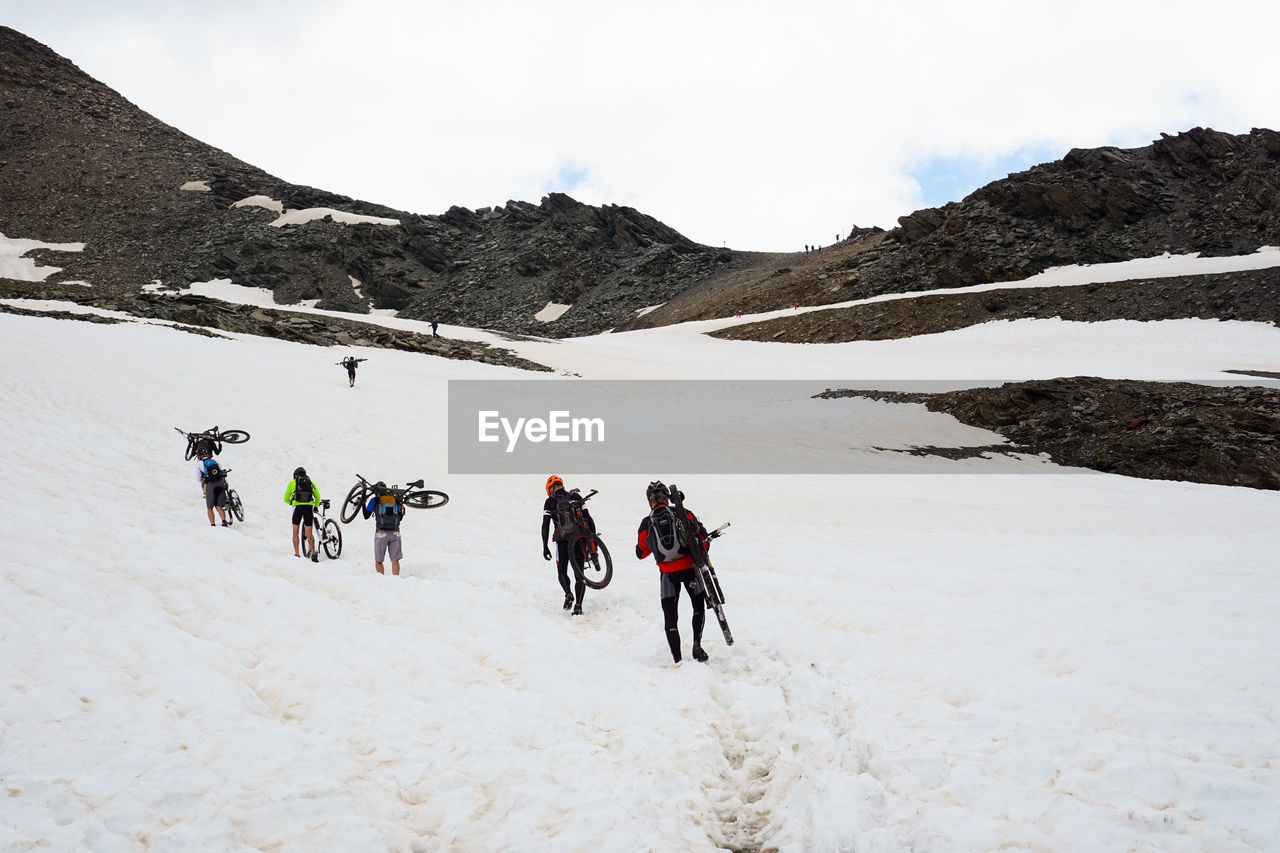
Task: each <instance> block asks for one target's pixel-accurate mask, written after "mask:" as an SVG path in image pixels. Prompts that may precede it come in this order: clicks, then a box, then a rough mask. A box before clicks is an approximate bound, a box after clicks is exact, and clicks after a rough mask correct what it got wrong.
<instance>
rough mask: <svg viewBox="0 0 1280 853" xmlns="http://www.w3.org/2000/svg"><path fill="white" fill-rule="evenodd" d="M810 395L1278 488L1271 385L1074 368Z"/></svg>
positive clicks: (1099, 459) (1277, 399)
mask: <svg viewBox="0 0 1280 853" xmlns="http://www.w3.org/2000/svg"><path fill="white" fill-rule="evenodd" d="M820 396H823V397H841V396H859V397H872V398H875V399H885V400H889V401H891V402H909V403H923V404H924V405H925V406H927V407H928V408H929V409H930V410H932V411H935V412H946V413H947V414H949V415H952V416H953V417H955V418H956V419H957V420H959V421H961V422H962V423H965V424H969V425H970V426H975V427H980V428H983V429H989V430H993V431H995V432H998V433H999V434H1001V435H1003V436H1004V437H1005V438H1006V439H1008V440H1009V441H1010V442H1012V446H1002V447H998V448H986V450H998V451H1001V452H1007V451H1014V450H1016V451H1022V452H1027V453H1044V454H1048V456H1049V457H1050V458H1051V459H1052V460H1053V461H1054V462H1056V463H1058V464H1059V465H1068V466H1072V467H1079V468H1089V469H1092V470H1095V471H1104V472H1107V473H1111V474H1122V475H1125V476H1129V477H1141V478H1143V479H1148V480H1181V481H1186V482H1192V483H1209V484H1214V485H1223V486H1246V487H1249V488H1255V489H1273V490H1274V489H1280V389H1275V388H1263V387H1258V386H1230V387H1218V386H1212V385H1201V384H1194V383H1189V382H1140V381H1135V380H1123V379H1100V378H1097V377H1089V376H1077V377H1072V378H1062V379H1047V380H1037V381H1031V382H1010V383H1006V384H1004V385H1001V386H1000V387H998V388H967V389H964V390H960V391H949V392H946V393H940V394H928V393H915V394H909V395H903V394H898V395H893V394H890V395H888V396H886V395H885V394H884V393H883V392H876V391H849V390H841V391H828V392H826V393H825V394H823V395H820Z"/></svg>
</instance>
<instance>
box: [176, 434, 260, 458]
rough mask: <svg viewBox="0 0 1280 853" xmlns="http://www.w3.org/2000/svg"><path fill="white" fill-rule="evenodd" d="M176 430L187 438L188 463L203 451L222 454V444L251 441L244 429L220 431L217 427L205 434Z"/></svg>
mask: <svg viewBox="0 0 1280 853" xmlns="http://www.w3.org/2000/svg"><path fill="white" fill-rule="evenodd" d="M174 429H175V430H177V431H178V432H180V433H182V434H183V435H185V436H186V437H187V461H188V462H190V461H191V460H192V459H195V458H196V455H197V454H198V453H199V452H200V451H201V450H208V451H209V452H210V453H212V454H214V455H216V454H219V453H221V452H222V443H223V442H224V441H225V442H226V443H227V444H244V443H245V442H246V441H248V440H249V433H247V432H245V431H244V430H242V429H228V430H221V431H219V430H218V428H217V427H216V426H213V427H209V428H208V429H207V430H205V431H204V432H187V431H186V430H184V429H179V428H178V427H174Z"/></svg>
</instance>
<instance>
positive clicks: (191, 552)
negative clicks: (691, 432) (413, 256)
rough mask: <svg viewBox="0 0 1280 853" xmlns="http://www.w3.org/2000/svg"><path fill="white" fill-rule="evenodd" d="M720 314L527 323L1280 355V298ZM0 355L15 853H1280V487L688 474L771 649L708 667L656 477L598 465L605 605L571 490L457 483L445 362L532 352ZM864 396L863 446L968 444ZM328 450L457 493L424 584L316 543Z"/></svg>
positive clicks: (755, 645) (1075, 358)
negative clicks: (566, 532)
mask: <svg viewBox="0 0 1280 853" xmlns="http://www.w3.org/2000/svg"><path fill="white" fill-rule="evenodd" d="M743 319H744V320H746V319H747V318H743ZM397 322H407V321H397ZM700 328H701V324H691V325H690V326H686V327H673V328H667V329H657V330H650V331H645V332H637V333H629V334H626V335H615V336H609V335H606V336H599V337H595V338H588V339H581V340H572V341H561V342H552V341H530V342H517V343H508V344H507V345H509V346H512V347H513V348H515V349H516V350H517V351H518V352H519V354H521V355H523V356H525V357H528V358H531V359H534V360H537V361H542V362H543V363H547V364H551V365H553V366H555V367H557V369H560V370H563V371H570V372H576V373H580V374H582V375H586V376H592V377H599V378H612V377H618V378H632V377H640V376H643V377H665V376H678V375H686V374H685V373H684V372H683V371H685V370H687V369H688V365H690V364H693V365H696V366H697V370H698V372H699V373H700V374H701V375H703V376H705V377H708V378H711V377H714V378H728V377H742V378H747V377H750V378H765V377H813V378H823V379H826V378H850V379H853V378H897V379H904V378H906V379H910V378H937V377H948V378H977V379H989V380H998V379H1006V378H1028V377H1031V376H1051V375H1072V374H1082V373H1091V374H1098V375H1112V376H1132V377H1139V378H1180V379H1189V378H1192V379H1194V378H1206V379H1208V378H1223V377H1222V375H1221V374H1220V373H1219V372H1218V371H1220V370H1222V369H1226V368H1235V369H1250V368H1252V369H1272V370H1274V369H1276V364H1277V361H1278V360H1280V359H1277V356H1280V331H1277V330H1276V329H1274V328H1273V327H1269V326H1264V325H1261V324H1243V323H1217V322H1202V321H1178V322H1171V323H1155V324H1137V323H1106V324H1098V325H1095V326H1089V325H1084V324H1072V323H1061V322H1057V321H1019V322H1015V323H1000V324H988V325H985V326H981V327H975V328H971V329H966V330H964V331H962V332H955V333H950V334H947V335H937V336H931V337H929V338H922V339H916V340H909V341H887V342H876V343H866V344H859V343H855V344H841V345H836V346H830V347H816V346H811V347H804V346H792V345H770V344H758V343H751V342H737V341H718V340H714V339H710V338H707V337H705V336H703V335H700V334H698V332H699V330H700ZM468 336H473V337H477V338H480V337H482V333H468ZM0 353H2V354H3V363H4V364H5V365H6V367H7V370H6V372H5V376H4V379H3V380H2V381H0V412H2V413H3V414H2V415H0V425H2V428H3V431H2V432H0V438H2V439H3V441H0V496H2V497H0V502H3V506H2V507H0V510H2V516H0V517H3V519H4V531H5V537H4V538H5V547H4V548H3V549H0V572H2V577H3V580H2V581H0V636H2V638H3V642H2V644H0V673H2V675H3V677H2V678H0V779H2V781H3V786H4V788H5V792H6V796H3V797H0V850H23V849H31V848H36V849H52V850H102V851H117V850H183V851H189V850H268V849H280V850H311V851H314V850H323V851H348V850H362V851H363V850H384V849H386V850H397V851H403V850H417V851H421V850H460V851H471V850H486V851H487V850H503V849H509V850H529V849H539V850H541V849H546V850H619V851H631V850H664V851H665V850H713V849H716V848H717V847H719V848H724V849H733V850H785V851H808V850H858V851H898V850H938V851H968V850H991V849H1011V850H1060V851H1076V850H1116V849H1125V850H1162V851H1163V850H1174V851H1183V850H1185V851H1201V850H1277V849H1280V842H1278V841H1277V839H1280V812H1278V811H1277V810H1276V809H1275V803H1276V802H1277V800H1278V799H1280V764H1278V763H1277V758H1278V757H1280V734H1278V730H1277V708H1278V707H1280V686H1278V685H1277V682H1276V679H1275V673H1276V672H1277V670H1278V664H1280V661H1278V660H1277V656H1278V653H1277V650H1278V649H1280V624H1278V623H1277V620H1276V619H1275V614H1276V612H1277V611H1276V606H1277V603H1280V602H1278V601H1277V599H1280V582H1278V581H1277V577H1276V573H1275V568H1274V567H1275V553H1276V546H1277V545H1278V544H1280V538H1278V537H1277V534H1276V533H1275V527H1274V519H1275V518H1276V513H1277V510H1280V496H1277V495H1275V494H1269V493H1260V492H1255V491H1249V490H1241V489H1229V488H1221V487H1211V486H1199V485H1191V484H1178V483H1165V482H1151V481H1141V480H1129V479H1123V478H1118V477H1111V476H1105V475H1075V476H1066V475H1056V476H1055V475H1053V474H1052V473H1049V472H1052V471H1053V470H1055V469H1053V467H1052V466H1048V465H1045V464H1043V463H1042V462H1039V461H1036V460H1027V461H1025V462H1023V463H1017V464H1019V465H1021V469H1022V470H1025V471H1026V472H1027V473H1025V474H1022V475H1015V476H1010V475H1008V474H1007V473H1004V474H996V473H994V472H996V471H1004V470H1007V466H1009V465H1010V464H1011V463H1010V462H1009V460H1005V459H1002V458H997V459H993V460H990V461H984V460H968V461H965V462H951V461H948V460H943V459H929V460H922V461H921V462H920V465H922V466H923V467H922V468H921V469H920V470H927V471H929V472H930V473H929V474H927V475H919V476H911V475H905V474H889V473H885V474H880V475H864V476H845V477H774V478H759V477H749V476H721V477H711V476H703V477H694V478H688V477H678V475H679V474H680V472H654V476H671V477H676V478H677V479H679V481H680V485H681V486H682V488H683V489H684V490H685V491H686V493H687V494H688V496H689V504H690V506H691V508H693V509H694V510H695V511H697V512H698V513H699V514H700V515H701V516H702V517H703V518H704V520H706V521H707V522H708V523H710V524H713V525H714V524H719V523H721V522H722V521H726V520H731V521H732V523H733V526H732V528H731V530H730V532H729V534H728V535H726V536H725V537H724V538H722V539H720V540H718V542H717V543H716V546H715V549H714V550H713V555H714V556H715V558H716V560H717V565H718V567H719V568H720V573H721V577H722V579H723V581H724V584H725V591H726V594H727V596H728V599H729V601H728V605H727V611H728V615H729V619H730V621H731V623H732V625H733V627H734V633H735V636H736V638H737V640H738V642H737V643H736V644H735V645H734V646H733V647H731V648H726V647H725V646H724V644H723V641H722V640H721V638H720V636H719V633H718V631H717V630H716V628H715V626H714V622H712V624H711V625H710V626H709V627H708V629H707V634H706V644H707V648H708V651H709V652H710V654H711V660H710V662H709V663H708V664H707V665H700V664H695V663H692V662H688V661H687V662H686V663H684V664H683V665H682V666H680V667H678V668H674V667H672V666H671V663H670V660H669V656H668V654H667V651H666V648H665V643H664V640H663V636H662V624H661V613H660V610H659V606H658V600H657V571H656V569H655V568H654V566H653V564H652V562H651V561H646V562H643V563H642V562H639V561H637V560H635V559H634V558H633V556H632V554H631V542H632V537H633V535H634V533H633V531H634V530H635V526H636V524H637V523H638V521H639V518H640V516H641V515H642V514H643V512H644V510H645V504H644V499H643V492H644V486H645V482H646V480H645V479H644V478H631V477H599V478H585V477H571V478H570V480H569V485H570V486H583V487H587V488H597V489H599V490H600V494H599V495H598V496H597V498H596V499H594V500H593V502H592V508H593V512H594V514H595V516H596V518H597V520H598V521H599V524H600V528H601V532H602V534H603V535H604V537H605V539H606V541H608V542H609V544H610V545H611V546H612V550H613V552H614V555H615V561H616V567H617V571H616V576H615V580H614V581H613V583H612V584H611V585H610V586H609V587H608V588H607V589H606V590H603V591H601V592H590V591H589V592H588V595H587V599H586V615H585V616H583V617H579V618H577V619H570V617H568V616H567V615H565V614H564V612H563V611H562V610H561V609H560V606H559V603H560V597H561V596H560V591H559V588H558V586H557V584H556V582H555V580H554V569H553V568H552V567H551V566H550V565H549V564H547V563H544V562H543V561H542V559H541V557H540V553H539V551H540V547H539V543H538V542H537V536H538V526H539V522H540V510H541V502H542V496H543V495H542V478H541V477H537V478H530V477H498V476H493V477H458V476H454V477H451V476H449V475H448V473H447V470H446V457H445V450H446V448H445V446H444V441H443V436H444V433H445V419H446V411H445V397H446V394H445V388H446V380H447V379H450V378H512V377H518V376H520V375H521V374H520V373H519V372H518V371H515V370H511V369H506V368H498V367H492V366H486V365H477V364H470V363H465V362H457V361H446V360H443V359H433V358H426V357H421V356H415V355H411V354H405V353H395V352H387V351H383V350H376V351H370V352H367V353H363V354H364V355H368V356H369V358H370V361H369V362H368V363H366V364H365V365H364V366H363V367H362V368H361V372H360V374H359V377H358V381H357V385H356V387H355V388H354V389H349V388H347V384H346V381H345V375H344V374H343V372H342V370H341V369H340V368H338V367H335V366H334V365H333V362H335V361H337V360H338V357H340V355H341V353H338V352H337V351H336V350H326V349H322V348H316V347H307V346H301V345H295V344H288V343H282V342H278V341H271V340H265V339H260V338H235V339H234V340H219V339H211V338H205V337H200V336H195V335H190V334H186V333H182V332H179V331H175V330H172V329H168V328H164V327H162V326H158V325H142V324H120V325H96V324H89V323H72V322H67V321H57V320H51V319H42V318H29V317H19V316H13V315H7V314H0ZM830 405H833V406H834V405H839V406H846V407H847V410H848V412H849V418H850V423H851V424H852V426H851V428H850V435H848V436H842V437H841V440H849V441H851V442H854V443H857V442H858V441H859V440H861V439H862V438H864V437H865V436H871V435H875V434H876V433H877V431H884V430H900V429H904V428H908V427H909V428H910V429H911V430H913V431H914V432H915V433H918V434H920V435H923V436H925V437H932V438H936V439H937V441H936V442H935V443H938V444H948V443H958V442H962V441H963V442H967V440H968V439H969V438H970V437H971V436H970V434H969V433H968V432H958V431H957V430H961V429H963V430H967V429H968V428H960V427H958V425H957V424H955V422H954V421H952V420H951V419H950V418H947V417H945V416H940V415H935V414H931V413H928V412H924V411H923V410H922V409H920V408H919V407H904V406H898V405H891V404H885V403H877V402H873V401H868V400H841V401H832V402H831V403H830ZM214 423H217V424H219V425H221V426H223V427H238V428H243V429H247V430H249V431H250V432H251V433H252V435H253V438H252V439H251V441H250V442H249V443H247V444H244V445H240V446H238V447H228V448H227V449H226V450H225V452H224V453H223V455H222V457H221V458H222V460H223V462H224V463H225V464H226V465H228V466H230V467H231V468H232V469H233V473H232V475H231V481H232V485H233V486H234V487H235V488H237V490H238V491H239V492H240V494H241V496H242V498H243V499H244V502H245V504H246V508H247V511H248V514H249V515H248V518H247V520H246V522H245V524H243V525H242V526H236V527H234V528H232V529H230V530H226V529H223V528H210V527H209V526H208V525H207V522H206V521H205V519H204V510H203V504H202V501H201V500H200V496H199V488H198V486H197V485H196V483H195V477H194V471H193V468H192V466H191V465H190V464H189V463H186V462H184V461H183V460H182V448H183V440H182V438H181V437H180V436H178V435H177V434H176V433H174V432H173V427H174V426H181V427H184V428H193V429H194V428H203V427H206V426H209V425H212V424H214ZM975 432H977V431H975ZM812 437H813V438H815V439H821V438H823V436H812ZM989 440H990V441H991V443H995V442H996V441H998V438H996V437H991V438H990V439H989ZM895 464H896V466H897V467H895V468H894V470H895V471H901V470H902V467H901V461H900V460H899V461H896V463H895ZM297 465H305V466H306V467H307V469H308V471H309V472H310V473H311V474H312V475H313V477H314V478H315V480H316V482H317V484H318V485H319V487H320V489H321V490H322V492H323V494H324V495H325V496H326V497H332V498H336V499H340V498H341V497H342V495H343V494H344V493H345V491H346V489H347V488H348V487H349V486H350V485H351V483H353V482H354V475H355V474H356V473H357V472H359V473H362V474H364V475H366V476H369V477H376V478H381V479H386V480H387V481H389V482H401V483H403V482H405V481H406V480H409V479H414V478H417V477H424V478H425V479H426V480H427V484H428V486H432V487H436V488H443V489H444V490H446V491H448V492H449V493H450V495H451V496H452V501H451V503H450V504H449V505H448V506H447V507H444V508H442V509H439V510H433V511H430V512H415V513H412V514H411V515H410V516H409V518H408V519H407V521H406V523H405V561H404V567H405V569H404V570H405V573H406V574H405V576H404V577H401V578H391V577H382V576H378V575H377V574H375V573H374V572H373V568H372V566H371V560H372V554H371V553H370V552H371V547H370V546H371V538H372V534H371V531H370V529H369V526H368V524H369V523H368V522H362V521H357V522H356V523H354V524H352V525H348V526H346V527H345V528H344V534H345V536H346V537H347V543H346V552H345V553H344V555H343V557H342V558H341V559H339V560H337V561H323V562H321V563H320V564H318V565H313V564H311V563H308V562H304V561H301V560H297V559H295V558H294V557H293V555H292V548H291V546H290V544H289V511H288V508H287V507H286V506H285V505H284V504H283V503H282V502H281V495H282V494H283V491H284V487H285V485H286V482H287V479H288V476H289V472H290V471H292V469H293V468H294V467H295V466H297ZM988 472H992V473H988ZM1042 472H1043V473H1042ZM688 612H689V611H688V602H687V600H682V602H681V630H682V633H683V635H684V644H685V649H686V654H687V650H688V645H689V628H688V625H689V623H688V619H689V617H688Z"/></svg>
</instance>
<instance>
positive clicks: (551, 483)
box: [547, 474, 564, 497]
mask: <svg viewBox="0 0 1280 853" xmlns="http://www.w3.org/2000/svg"><path fill="white" fill-rule="evenodd" d="M563 488H564V480H561V479H560V475H559V474H552V475H551V476H550V477H548V478H547V497H551V493H552V492H554V491H555V490H556V489H563Z"/></svg>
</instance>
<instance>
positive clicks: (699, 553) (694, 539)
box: [669, 483, 733, 646]
mask: <svg viewBox="0 0 1280 853" xmlns="http://www.w3.org/2000/svg"><path fill="white" fill-rule="evenodd" d="M669 488H670V491H671V504H672V506H673V507H674V508H675V516H676V526H677V527H679V528H680V540H681V541H682V542H683V543H684V544H685V546H686V547H688V549H689V556H691V557H692V558H693V566H694V568H695V569H696V570H697V574H698V580H699V582H700V583H701V585H702V594H703V596H704V597H705V598H706V599H707V603H708V604H710V605H711V609H712V610H714V611H715V614H716V621H717V622H719V623H720V632H721V633H723V634H724V643H725V645H726V646H732V645H733V633H732V632H731V631H730V630H729V621H728V620H727V619H725V615H724V590H722V589H721V588H720V579H719V578H718V577H716V570H715V567H714V566H712V565H711V559H710V558H709V557H708V556H707V549H706V547H705V546H704V545H703V544H702V539H701V537H699V536H698V531H697V530H695V529H693V523H692V522H690V521H689V515H688V513H686V512H685V508H684V493H683V492H681V491H680V490H679V489H677V488H676V484H675V483H672V484H671V485H670V487H669ZM728 526H729V523H728V522H727V521H726V522H725V523H724V524H722V525H720V526H719V527H717V528H716V529H715V530H712V531H711V532H710V533H708V534H707V538H708V539H716V538H719V537H720V535H721V534H722V533H723V531H724V529H725V528H726V527H728Z"/></svg>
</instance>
